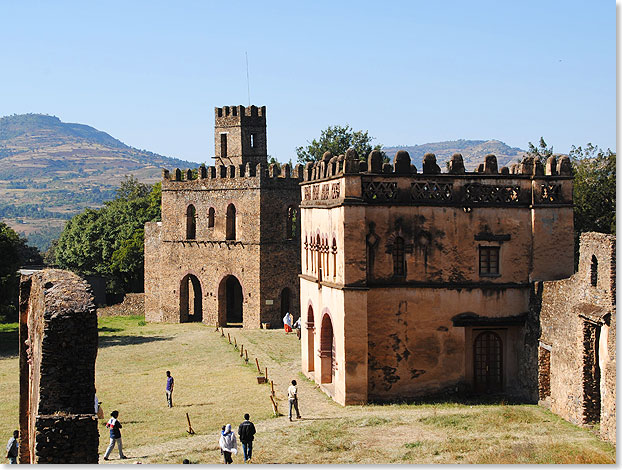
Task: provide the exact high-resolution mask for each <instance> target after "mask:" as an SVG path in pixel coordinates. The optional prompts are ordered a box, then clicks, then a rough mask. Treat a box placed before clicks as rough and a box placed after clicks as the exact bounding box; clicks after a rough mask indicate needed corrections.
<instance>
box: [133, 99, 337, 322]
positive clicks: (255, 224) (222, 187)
mask: <svg viewBox="0 0 622 470" xmlns="http://www.w3.org/2000/svg"><path fill="white" fill-rule="evenodd" d="M265 113H266V110H265V107H261V108H257V107H255V106H252V107H250V108H244V106H233V107H224V108H216V111H215V116H216V118H215V128H216V131H215V134H216V137H215V142H216V159H217V162H221V163H223V165H219V166H216V167H212V166H210V167H207V168H206V169H205V171H203V170H201V169H200V171H199V178H198V179H188V178H187V177H186V179H184V180H183V181H177V180H170V179H169V178H167V174H166V173H164V176H163V180H162V222H157V223H155V222H152V223H147V224H146V225H145V318H146V320H147V321H153V322H173V323H177V322H186V321H203V322H204V323H209V324H212V325H215V324H219V325H225V324H231V323H241V324H243V326H244V327H245V328H260V327H261V326H262V324H270V326H272V327H278V326H281V325H282V320H281V319H282V318H283V316H284V311H285V310H289V311H290V313H292V315H293V316H294V318H298V316H299V310H298V305H299V299H298V273H299V271H300V243H301V241H300V214H299V204H300V192H299V191H300V190H299V182H300V180H301V179H302V177H303V174H304V175H306V176H305V177H306V178H309V177H310V175H311V174H314V175H316V176H315V177H317V178H324V177H326V175H327V174H329V173H331V172H332V173H334V172H337V171H338V167H339V163H340V161H339V159H338V158H337V157H333V156H332V154H330V152H328V153H327V154H325V155H324V157H323V158H322V161H321V162H319V163H317V164H316V165H310V164H307V165H306V166H305V167H304V168H303V167H302V165H296V166H295V167H294V168H293V170H292V169H290V168H289V166H288V165H284V167H283V168H282V169H281V171H279V169H278V167H277V166H276V165H270V166H269V167H268V165H267V154H266V126H265V116H266V114H265ZM251 136H252V143H253V144H255V145H256V147H253V146H252V145H251ZM225 141H226V144H224V142H225ZM333 158H334V160H333ZM341 161H343V158H342V159H341ZM341 167H343V165H341ZM203 174H204V175H205V177H202V175H203ZM331 191H333V188H328V189H327V191H325V192H324V193H322V194H321V195H318V197H320V196H321V197H326V198H330V197H331V194H332V192H331ZM189 211H190V212H189ZM189 213H190V214H194V217H192V215H190V216H189ZM189 226H190V227H191V228H192V230H189ZM240 306H241V316H240V315H239V313H240V312H239V310H240Z"/></svg>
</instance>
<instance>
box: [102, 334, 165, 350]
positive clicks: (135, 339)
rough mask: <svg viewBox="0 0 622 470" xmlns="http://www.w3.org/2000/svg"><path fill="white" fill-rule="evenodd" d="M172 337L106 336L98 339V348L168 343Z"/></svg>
mask: <svg viewBox="0 0 622 470" xmlns="http://www.w3.org/2000/svg"><path fill="white" fill-rule="evenodd" d="M172 339H173V337H172V336H118V335H106V336H100V337H99V347H100V348H108V347H110V346H131V345H134V344H145V343H153V342H155V341H170V340H172Z"/></svg>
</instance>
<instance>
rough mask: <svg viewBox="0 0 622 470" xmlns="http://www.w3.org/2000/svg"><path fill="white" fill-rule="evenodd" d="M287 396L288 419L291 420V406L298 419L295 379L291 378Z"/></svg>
mask: <svg viewBox="0 0 622 470" xmlns="http://www.w3.org/2000/svg"><path fill="white" fill-rule="evenodd" d="M287 398H288V399H289V420H290V421H291V420H292V407H293V408H295V409H296V418H297V419H300V418H301V416H300V411H299V410H298V388H296V381H295V380H292V384H291V385H290V386H289V388H288V389H287Z"/></svg>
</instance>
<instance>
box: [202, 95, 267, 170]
mask: <svg viewBox="0 0 622 470" xmlns="http://www.w3.org/2000/svg"><path fill="white" fill-rule="evenodd" d="M214 111H215V112H214V122H215V127H216V129H215V132H214V139H215V147H216V154H215V155H216V156H215V157H214V158H215V159H216V164H217V165H246V164H247V163H250V164H252V165H257V164H258V163H264V164H265V163H267V158H268V145H267V142H266V107H265V106H262V107H261V108H258V107H257V106H250V107H248V108H245V107H244V106H224V107H222V108H215V110H214Z"/></svg>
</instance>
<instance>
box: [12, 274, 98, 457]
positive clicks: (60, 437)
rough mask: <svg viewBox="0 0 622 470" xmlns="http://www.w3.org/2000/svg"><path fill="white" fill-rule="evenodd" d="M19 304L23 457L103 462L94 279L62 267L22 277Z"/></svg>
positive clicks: (21, 453) (20, 454)
mask: <svg viewBox="0 0 622 470" xmlns="http://www.w3.org/2000/svg"><path fill="white" fill-rule="evenodd" d="M19 308H20V316H19V367H20V382H19V389H20V390H19V393H20V399H19V424H20V442H19V463H54V464H68V463H80V464H89V463H97V461H98V445H99V434H98V431H97V417H96V415H95V414H94V411H95V410H94V396H95V359H96V357H97V314H96V312H95V306H94V305H93V298H92V296H91V293H90V292H89V289H88V284H87V283H86V282H85V281H84V280H82V279H80V278H79V277H78V276H76V275H75V274H73V273H70V272H68V271H61V270H56V269H50V270H44V271H39V272H36V273H35V274H32V275H29V276H22V279H21V283H20V300H19Z"/></svg>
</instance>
